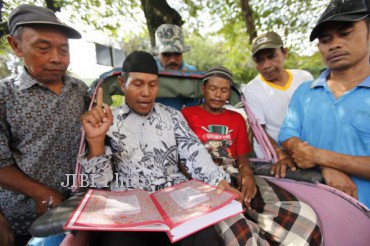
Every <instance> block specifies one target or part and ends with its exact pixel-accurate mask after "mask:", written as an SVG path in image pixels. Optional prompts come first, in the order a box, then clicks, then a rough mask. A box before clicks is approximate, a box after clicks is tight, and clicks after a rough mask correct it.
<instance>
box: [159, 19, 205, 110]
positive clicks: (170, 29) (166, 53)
mask: <svg viewBox="0 0 370 246" xmlns="http://www.w3.org/2000/svg"><path fill="white" fill-rule="evenodd" d="M155 40H156V46H155V47H154V49H153V54H154V55H157V58H156V62H157V65H158V68H159V69H160V70H179V71H192V70H196V68H195V67H194V66H191V65H188V64H187V63H186V62H185V61H184V60H183V57H182V54H183V53H184V52H188V51H190V47H189V46H187V45H185V44H184V37H183V33H182V30H181V28H180V27H179V26H176V25H172V24H163V25H161V26H159V27H158V28H157V30H156V32H155ZM156 101H157V102H160V103H162V104H165V105H167V106H171V107H173V108H175V109H178V110H180V109H182V108H183V107H185V106H192V105H196V104H198V103H199V100H198V99H192V98H183V97H181V98H157V100H156Z"/></svg>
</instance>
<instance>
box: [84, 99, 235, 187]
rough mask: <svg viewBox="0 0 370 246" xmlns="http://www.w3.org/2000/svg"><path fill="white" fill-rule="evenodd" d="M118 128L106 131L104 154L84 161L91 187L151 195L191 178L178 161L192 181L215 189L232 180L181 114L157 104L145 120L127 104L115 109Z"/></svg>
mask: <svg viewBox="0 0 370 246" xmlns="http://www.w3.org/2000/svg"><path fill="white" fill-rule="evenodd" d="M113 117H114V118H113V119H114V120H113V125H112V126H111V127H110V129H109V131H108V132H107V137H108V139H107V143H108V144H107V145H106V151H105V155H103V156H99V157H94V158H91V159H90V160H89V161H88V160H87V159H86V158H83V157H81V159H82V160H81V164H82V166H83V170H84V173H85V174H89V177H90V184H92V183H93V182H92V180H93V179H94V185H97V186H99V187H101V186H105V185H108V184H110V188H111V189H112V190H118V189H119V190H126V189H144V190H147V191H150V192H154V191H157V190H159V189H162V188H165V187H168V186H172V185H174V184H176V183H180V182H183V181H185V180H187V178H186V177H185V175H184V174H183V173H182V172H181V171H180V170H179V167H178V165H179V160H181V162H182V163H184V165H185V167H186V169H187V172H188V173H189V174H190V175H191V176H192V177H193V178H197V179H199V180H201V181H203V182H206V183H209V184H211V185H217V183H218V182H219V181H220V180H221V179H226V180H228V181H229V180H230V177H229V175H228V174H226V173H225V172H224V171H223V170H222V169H221V168H219V167H218V166H216V165H215V164H214V163H213V161H212V159H211V156H210V155H209V154H208V152H207V150H206V149H205V148H204V146H203V144H202V143H201V142H200V141H199V139H198V138H197V137H196V135H195V134H194V133H193V132H192V131H191V130H190V128H189V126H188V125H187V123H186V121H185V119H184V118H183V116H182V115H181V113H180V112H179V111H177V110H175V109H173V108H171V107H167V106H165V105H162V104H159V103H156V104H155V105H154V108H153V109H152V111H151V112H150V113H149V114H148V115H145V116H142V115H138V114H137V113H135V112H134V111H132V110H131V109H130V108H129V107H128V106H127V105H126V104H123V105H122V106H120V107H118V108H115V109H114V110H113Z"/></svg>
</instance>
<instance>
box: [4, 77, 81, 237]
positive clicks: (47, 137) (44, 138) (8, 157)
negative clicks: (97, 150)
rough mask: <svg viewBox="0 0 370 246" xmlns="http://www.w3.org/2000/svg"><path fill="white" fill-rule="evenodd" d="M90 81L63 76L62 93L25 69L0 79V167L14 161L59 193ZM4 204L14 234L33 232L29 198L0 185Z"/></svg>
mask: <svg viewBox="0 0 370 246" xmlns="http://www.w3.org/2000/svg"><path fill="white" fill-rule="evenodd" d="M87 100H88V97H87V86H86V85H85V84H84V83H83V82H82V81H80V80H77V79H75V78H72V77H69V76H65V77H64V80H63V87H62V91H61V93H60V95H57V94H55V93H54V92H52V91H50V90H49V89H47V88H46V87H44V86H43V85H42V84H40V83H39V82H38V81H37V80H35V79H34V78H33V77H31V76H30V75H29V74H28V73H27V72H23V73H22V74H20V75H17V76H13V77H10V78H6V79H4V80H1V81H0V117H1V118H0V168H1V167H5V166H8V165H16V166H17V167H18V168H19V169H20V170H21V171H22V172H24V173H25V174H26V175H28V176H29V177H31V178H32V179H34V180H36V181H38V182H40V183H43V184H45V185H47V186H49V187H52V188H54V189H56V190H58V191H60V192H64V191H65V190H63V189H62V187H61V182H65V183H66V176H65V174H66V173H74V164H75V163H76V157H77V153H78V146H79V142H80V138H81V125H80V120H79V118H80V115H81V114H82V113H84V112H85V111H86V109H87V105H88V104H87ZM0 206H1V208H2V210H3V212H4V214H5V217H6V218H7V219H8V221H9V222H10V224H11V226H12V227H13V230H14V232H15V234H16V235H24V234H29V232H28V229H29V227H30V225H31V222H32V221H33V220H35V218H36V214H35V211H36V210H35V203H34V202H33V200H32V199H31V198H30V197H27V196H25V195H21V194H17V193H14V192H11V191H9V190H5V189H2V188H0Z"/></svg>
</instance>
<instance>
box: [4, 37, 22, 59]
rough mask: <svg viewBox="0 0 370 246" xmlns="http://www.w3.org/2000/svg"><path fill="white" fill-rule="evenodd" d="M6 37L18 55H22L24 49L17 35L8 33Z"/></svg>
mask: <svg viewBox="0 0 370 246" xmlns="http://www.w3.org/2000/svg"><path fill="white" fill-rule="evenodd" d="M6 39H7V40H8V43H9V45H10V47H12V49H13V51H14V53H15V54H16V56H18V57H22V49H21V47H20V42H19V41H18V40H17V39H16V38H15V37H13V36H11V35H7V36H6Z"/></svg>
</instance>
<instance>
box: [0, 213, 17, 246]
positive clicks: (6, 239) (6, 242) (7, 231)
mask: <svg viewBox="0 0 370 246" xmlns="http://www.w3.org/2000/svg"><path fill="white" fill-rule="evenodd" d="M0 239H1V240H0V246H12V245H14V235H13V231H12V228H11V227H10V225H9V223H8V221H7V220H6V219H5V217H4V215H3V214H2V213H1V212H0Z"/></svg>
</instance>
